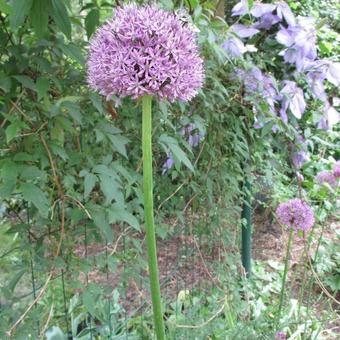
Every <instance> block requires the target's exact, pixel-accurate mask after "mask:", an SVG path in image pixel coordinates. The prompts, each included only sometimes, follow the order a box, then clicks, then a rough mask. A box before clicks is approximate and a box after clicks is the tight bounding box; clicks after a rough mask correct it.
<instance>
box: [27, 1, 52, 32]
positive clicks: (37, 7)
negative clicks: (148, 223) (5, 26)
mask: <svg viewBox="0 0 340 340" xmlns="http://www.w3.org/2000/svg"><path fill="white" fill-rule="evenodd" d="M50 6H51V2H50V0H33V6H32V8H31V15H30V18H31V22H32V26H33V29H34V31H35V34H36V35H37V37H38V38H41V37H43V36H44V35H45V33H46V32H47V28H48V15H49V11H50Z"/></svg>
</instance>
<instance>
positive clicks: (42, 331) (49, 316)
mask: <svg viewBox="0 0 340 340" xmlns="http://www.w3.org/2000/svg"><path fill="white" fill-rule="evenodd" d="M53 310H54V303H52V306H51V309H50V312H49V313H48V317H47V320H46V322H45V325H44V327H43V328H42V330H41V332H40V336H39V337H40V339H43V337H44V333H45V331H46V329H47V327H48V324H49V323H50V321H51V318H52V316H53Z"/></svg>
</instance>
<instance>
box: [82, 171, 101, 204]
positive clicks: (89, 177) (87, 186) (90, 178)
mask: <svg viewBox="0 0 340 340" xmlns="http://www.w3.org/2000/svg"><path fill="white" fill-rule="evenodd" d="M97 180H98V178H97V176H96V175H93V174H91V173H89V172H88V173H87V174H86V175H85V178H84V198H87V197H88V196H89V195H90V193H91V191H92V190H93V188H94V186H95V185H96V182H97Z"/></svg>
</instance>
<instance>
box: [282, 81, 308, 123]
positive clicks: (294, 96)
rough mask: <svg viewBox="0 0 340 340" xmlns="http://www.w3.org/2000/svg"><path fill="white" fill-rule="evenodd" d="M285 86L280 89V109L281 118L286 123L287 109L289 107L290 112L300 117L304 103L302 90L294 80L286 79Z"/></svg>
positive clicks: (303, 109) (304, 106)
mask: <svg viewBox="0 0 340 340" xmlns="http://www.w3.org/2000/svg"><path fill="white" fill-rule="evenodd" d="M284 84H285V86H284V88H283V89H282V90H281V92H280V93H281V95H282V107H281V110H280V114H281V118H282V120H283V121H284V122H285V123H287V120H288V118H287V114H286V112H287V109H288V108H289V109H290V111H291V112H292V114H293V115H294V116H295V117H296V118H297V119H300V118H301V117H302V114H303V113H304V111H305V108H306V103H305V99H304V96H303V91H302V90H301V89H300V88H299V87H297V85H296V83H295V82H294V81H290V80H286V81H285V82H284Z"/></svg>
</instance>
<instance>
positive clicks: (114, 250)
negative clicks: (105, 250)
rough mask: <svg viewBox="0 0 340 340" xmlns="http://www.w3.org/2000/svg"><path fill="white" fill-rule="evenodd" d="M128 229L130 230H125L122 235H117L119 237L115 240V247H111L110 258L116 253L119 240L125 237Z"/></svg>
mask: <svg viewBox="0 0 340 340" xmlns="http://www.w3.org/2000/svg"><path fill="white" fill-rule="evenodd" d="M129 229H131V227H129V228H126V230H125V231H124V232H123V233H121V234H120V235H119V237H118V238H117V241H116V243H115V245H114V247H113V249H112V251H111V253H110V256H112V255H113V254H114V253H115V252H116V251H117V247H118V243H119V241H120V239H121V238H122V237H123V236H125V235H127V231H128V230H129Z"/></svg>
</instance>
